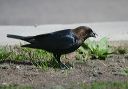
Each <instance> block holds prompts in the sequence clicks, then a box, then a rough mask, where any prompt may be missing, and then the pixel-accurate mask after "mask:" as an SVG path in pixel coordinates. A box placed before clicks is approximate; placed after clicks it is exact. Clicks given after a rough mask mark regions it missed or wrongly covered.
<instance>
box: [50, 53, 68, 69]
mask: <svg viewBox="0 0 128 89" xmlns="http://www.w3.org/2000/svg"><path fill="white" fill-rule="evenodd" d="M53 55H54V57H55V58H56V60H57V62H58V63H59V65H60V68H61V69H69V67H68V66H66V65H65V64H63V63H62V62H61V61H60V56H61V55H60V54H53Z"/></svg>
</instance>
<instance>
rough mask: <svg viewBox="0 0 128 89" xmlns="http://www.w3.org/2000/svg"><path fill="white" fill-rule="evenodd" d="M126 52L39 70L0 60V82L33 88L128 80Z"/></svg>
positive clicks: (127, 55)
mask: <svg viewBox="0 0 128 89" xmlns="http://www.w3.org/2000/svg"><path fill="white" fill-rule="evenodd" d="M126 70H127V71H128V54H112V55H110V56H109V57H108V58H107V59H106V60H98V59H94V60H87V61H86V62H85V63H80V62H76V63H75V64H74V67H73V68H72V69H69V70H60V69H52V68H49V69H48V70H45V71H44V70H41V69H38V68H36V67H35V66H33V65H22V64H13V63H2V64H0V71H1V72H0V84H4V85H6V84H16V85H30V86H33V87H36V89H38V88H39V89H40V88H42V89H44V88H49V87H51V86H56V85H62V86H64V87H68V86H70V85H72V84H74V85H77V84H80V83H91V82H94V81H113V82H114V81H122V82H125V81H128V72H126Z"/></svg>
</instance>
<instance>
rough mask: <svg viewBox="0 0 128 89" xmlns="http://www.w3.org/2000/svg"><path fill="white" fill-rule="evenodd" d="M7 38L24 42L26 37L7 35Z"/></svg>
mask: <svg viewBox="0 0 128 89" xmlns="http://www.w3.org/2000/svg"><path fill="white" fill-rule="evenodd" d="M7 37H9V38H14V39H21V40H24V37H23V36H18V35H12V34H7Z"/></svg>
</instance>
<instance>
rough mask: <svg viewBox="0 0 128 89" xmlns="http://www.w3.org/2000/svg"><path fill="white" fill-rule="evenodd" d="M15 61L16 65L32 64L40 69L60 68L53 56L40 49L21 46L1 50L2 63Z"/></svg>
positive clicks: (0, 58)
mask: <svg viewBox="0 0 128 89" xmlns="http://www.w3.org/2000/svg"><path fill="white" fill-rule="evenodd" d="M8 60H9V61H13V62H15V63H17V62H22V63H31V64H33V65H35V66H36V67H38V68H43V69H46V68H48V67H49V66H50V67H53V68H56V67H58V64H57V62H55V61H54V60H53V56H52V54H50V53H48V52H46V51H44V50H39V49H31V48H21V47H19V46H14V47H11V46H7V47H2V48H1V50H0V62H1V61H8Z"/></svg>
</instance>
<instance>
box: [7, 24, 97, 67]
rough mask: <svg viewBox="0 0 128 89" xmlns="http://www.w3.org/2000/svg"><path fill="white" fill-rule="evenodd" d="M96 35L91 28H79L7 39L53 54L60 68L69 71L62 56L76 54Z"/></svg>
mask: <svg viewBox="0 0 128 89" xmlns="http://www.w3.org/2000/svg"><path fill="white" fill-rule="evenodd" d="M96 35H97V34H96V33H95V32H93V30H92V29H91V28H90V27H87V26H78V27H76V28H74V29H64V30H60V31H55V32H51V33H46V34H40V35H35V36H19V35H12V34H7V37H9V38H14V39H20V40H23V41H26V42H28V44H25V45H22V46H21V47H28V48H35V49H42V50H46V51H48V52H50V53H53V56H54V57H55V60H56V61H57V62H58V63H59V66H60V68H62V69H67V68H69V67H68V66H67V65H66V64H64V63H62V62H61V61H60V57H61V55H63V54H68V53H71V52H74V51H75V50H77V49H78V48H79V47H80V46H81V45H82V44H83V43H84V41H85V40H86V39H88V38H89V37H96Z"/></svg>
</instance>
